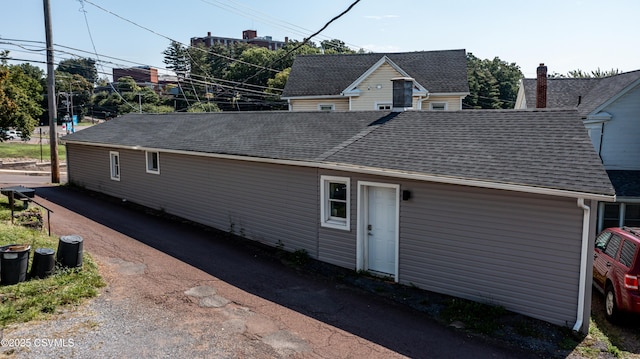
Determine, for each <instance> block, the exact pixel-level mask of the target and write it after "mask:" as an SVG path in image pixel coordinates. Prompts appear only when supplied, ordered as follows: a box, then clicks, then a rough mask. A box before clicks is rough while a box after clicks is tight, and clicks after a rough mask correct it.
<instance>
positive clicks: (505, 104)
mask: <svg viewBox="0 0 640 359" xmlns="http://www.w3.org/2000/svg"><path fill="white" fill-rule="evenodd" d="M467 78H468V81H469V92H470V95H469V96H467V97H465V99H464V100H463V101H462V104H463V107H464V108H476V109H499V108H513V103H514V102H515V100H516V97H517V95H518V81H519V80H520V79H521V78H522V72H521V71H520V68H519V67H518V66H517V65H516V64H515V63H507V62H505V61H502V60H500V59H499V58H498V57H495V58H494V59H493V60H487V59H485V60H481V59H479V58H477V57H475V56H474V55H473V54H472V53H468V54H467Z"/></svg>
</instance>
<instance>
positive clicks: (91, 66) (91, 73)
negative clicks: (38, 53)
mask: <svg viewBox="0 0 640 359" xmlns="http://www.w3.org/2000/svg"><path fill="white" fill-rule="evenodd" d="M56 70H57V71H59V72H66V73H68V74H72V75H80V76H82V77H84V78H85V79H86V80H87V81H89V82H90V83H91V84H95V83H97V82H98V70H97V69H96V61H95V60H94V59H89V58H80V59H66V60H62V61H60V63H59V64H58V68H56Z"/></svg>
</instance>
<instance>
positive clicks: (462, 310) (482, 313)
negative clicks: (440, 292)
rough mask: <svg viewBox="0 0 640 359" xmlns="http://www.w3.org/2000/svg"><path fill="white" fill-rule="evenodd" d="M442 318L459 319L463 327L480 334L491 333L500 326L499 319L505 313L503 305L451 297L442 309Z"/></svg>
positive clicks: (451, 320) (450, 320)
mask: <svg viewBox="0 0 640 359" xmlns="http://www.w3.org/2000/svg"><path fill="white" fill-rule="evenodd" d="M441 313H442V317H443V319H445V320H447V321H448V322H454V321H460V322H463V323H464V324H465V327H466V328H468V329H470V330H473V331H475V332H478V333H482V334H491V333H493V332H495V331H496V330H497V329H499V328H500V322H499V319H500V317H501V316H502V315H504V314H505V313H506V310H505V309H504V307H501V306H492V305H488V304H483V303H478V302H473V301H470V300H465V299H459V298H452V299H450V300H449V303H447V304H446V305H445V308H444V309H443V310H442V312H441Z"/></svg>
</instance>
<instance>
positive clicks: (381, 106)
mask: <svg viewBox="0 0 640 359" xmlns="http://www.w3.org/2000/svg"><path fill="white" fill-rule="evenodd" d="M391 107H392V105H391V104H390V103H379V104H376V108H377V110H378V111H391Z"/></svg>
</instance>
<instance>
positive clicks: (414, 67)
mask: <svg viewBox="0 0 640 359" xmlns="http://www.w3.org/2000/svg"><path fill="white" fill-rule="evenodd" d="M398 77H408V78H413V80H414V87H413V89H412V93H413V96H412V101H411V106H410V107H411V108H412V109H415V110H449V111H455V110H461V109H462V99H464V98H465V97H466V96H467V95H468V94H469V83H468V80H467V58H466V54H465V50H445V51H420V52H404V53H370V54H337V55H300V56H296V58H295V60H294V62H293V66H292V67H291V73H290V75H289V79H288V80H287V83H286V85H285V88H284V90H283V92H282V96H281V98H282V99H283V100H287V101H288V103H289V110H290V111H371V110H382V111H389V110H391V106H392V95H393V89H392V87H391V82H390V80H391V79H392V78H398Z"/></svg>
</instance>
